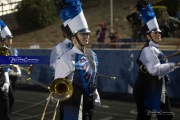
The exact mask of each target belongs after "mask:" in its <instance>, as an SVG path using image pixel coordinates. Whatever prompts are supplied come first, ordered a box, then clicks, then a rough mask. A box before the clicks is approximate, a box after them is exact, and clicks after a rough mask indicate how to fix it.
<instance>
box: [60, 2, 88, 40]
mask: <svg viewBox="0 0 180 120" xmlns="http://www.w3.org/2000/svg"><path fill="white" fill-rule="evenodd" d="M61 2H62V3H61V10H60V14H59V16H60V18H61V19H62V21H63V24H62V26H61V28H62V31H63V32H64V33H66V34H67V36H68V37H70V36H72V35H74V34H76V33H78V32H81V33H90V32H91V31H90V30H89V27H88V24H87V21H86V18H85V16H84V13H83V10H82V6H81V2H80V1H79V0H62V1H61Z"/></svg>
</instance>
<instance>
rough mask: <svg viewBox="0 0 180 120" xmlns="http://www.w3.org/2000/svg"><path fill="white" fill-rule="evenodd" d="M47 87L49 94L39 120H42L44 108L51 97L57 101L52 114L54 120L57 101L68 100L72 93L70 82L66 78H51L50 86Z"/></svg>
mask: <svg viewBox="0 0 180 120" xmlns="http://www.w3.org/2000/svg"><path fill="white" fill-rule="evenodd" d="M48 89H49V92H50V94H49V97H48V100H47V103H46V106H45V109H44V112H43V115H42V118H41V120H44V117H45V114H46V109H47V106H48V104H49V101H50V99H51V98H53V99H55V100H56V101H57V103H56V107H55V111H54V115H53V120H55V117H56V112H57V108H58V105H59V102H60V101H66V100H68V99H69V98H70V97H71V96H72V93H73V86H72V83H71V82H70V81H69V80H68V79H66V78H58V79H55V80H53V81H52V82H51V84H50V86H49V87H48Z"/></svg>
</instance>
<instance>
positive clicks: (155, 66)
mask: <svg viewBox="0 0 180 120" xmlns="http://www.w3.org/2000/svg"><path fill="white" fill-rule="evenodd" d="M137 8H138V10H139V12H140V13H141V14H142V18H143V20H144V22H145V23H146V24H147V26H148V28H149V31H148V32H147V34H146V37H147V43H146V44H145V45H144V47H143V48H142V50H141V52H140V54H139V57H138V58H137V63H138V65H139V66H140V70H139V73H138V77H137V80H136V82H135V85H134V91H133V94H134V98H135V101H136V105H137V112H138V114H137V120H150V119H151V115H152V114H156V116H157V119H158V120H171V119H172V117H173V113H172V111H171V108H170V102H169V98H168V94H167V90H166V85H167V83H168V82H169V79H168V73H169V72H171V71H173V70H174V69H176V68H178V67H179V66H178V65H179V64H176V63H168V62H167V60H162V59H163V58H164V57H165V56H164V55H163V53H162V52H161V51H160V49H159V48H160V45H159V43H160V42H161V30H160V29H159V26H158V23H157V20H156V16H155V13H154V11H153V9H152V7H151V6H150V4H149V3H148V2H147V1H145V0H139V1H138V3H137Z"/></svg>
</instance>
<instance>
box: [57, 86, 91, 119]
mask: <svg viewBox="0 0 180 120" xmlns="http://www.w3.org/2000/svg"><path fill="white" fill-rule="evenodd" d="M80 95H82V91H81V90H80V89H77V88H75V87H74V88H73V95H72V96H71V98H70V99H68V100H67V101H64V102H60V120H63V117H64V106H66V105H72V106H77V107H79V105H80V97H79V96H80ZM93 108H94V105H93V96H88V95H87V94H83V108H82V120H92V116H93Z"/></svg>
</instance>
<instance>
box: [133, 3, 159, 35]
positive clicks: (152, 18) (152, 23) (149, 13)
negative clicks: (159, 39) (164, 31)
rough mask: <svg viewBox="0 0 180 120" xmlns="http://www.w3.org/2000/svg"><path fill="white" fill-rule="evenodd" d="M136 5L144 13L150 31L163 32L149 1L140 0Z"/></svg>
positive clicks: (144, 19) (143, 16)
mask: <svg viewBox="0 0 180 120" xmlns="http://www.w3.org/2000/svg"><path fill="white" fill-rule="evenodd" d="M136 7H137V10H138V11H139V12H140V14H141V15H142V19H143V21H144V23H146V25H147V27H148V29H149V31H148V32H161V30H160V29H159V25H158V22H157V19H156V15H155V13H154V10H153V9H152V7H151V5H150V4H149V2H147V1H146V0H138V1H137V5H136Z"/></svg>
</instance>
